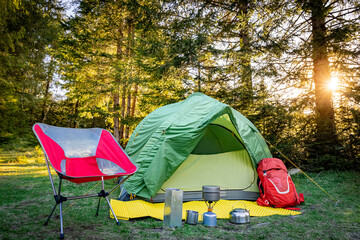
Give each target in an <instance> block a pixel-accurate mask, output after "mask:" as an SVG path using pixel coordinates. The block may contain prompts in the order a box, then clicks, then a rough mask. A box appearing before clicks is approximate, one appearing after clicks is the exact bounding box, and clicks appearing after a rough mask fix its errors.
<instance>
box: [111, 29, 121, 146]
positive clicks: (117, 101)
mask: <svg viewBox="0 0 360 240" xmlns="http://www.w3.org/2000/svg"><path fill="white" fill-rule="evenodd" d="M122 39H123V34H122V31H121V29H120V27H119V28H118V39H117V42H116V58H117V60H120V58H121V57H122V50H121V42H122ZM120 81H121V79H120V76H119V75H118V74H116V77H115V84H116V86H115V90H114V94H113V95H114V110H113V114H114V117H113V121H114V138H115V139H116V141H118V142H120V139H121V127H120V128H119V125H120V120H119V114H118V112H119V110H120V93H119V87H120Z"/></svg>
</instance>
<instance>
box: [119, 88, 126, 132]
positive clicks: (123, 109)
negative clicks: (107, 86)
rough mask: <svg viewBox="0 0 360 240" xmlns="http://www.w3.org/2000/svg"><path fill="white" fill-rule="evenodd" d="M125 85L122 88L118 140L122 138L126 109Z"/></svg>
mask: <svg viewBox="0 0 360 240" xmlns="http://www.w3.org/2000/svg"><path fill="white" fill-rule="evenodd" d="M126 92H127V88H126V85H124V86H123V91H122V95H121V122H120V139H123V138H124V119H125V108H126Z"/></svg>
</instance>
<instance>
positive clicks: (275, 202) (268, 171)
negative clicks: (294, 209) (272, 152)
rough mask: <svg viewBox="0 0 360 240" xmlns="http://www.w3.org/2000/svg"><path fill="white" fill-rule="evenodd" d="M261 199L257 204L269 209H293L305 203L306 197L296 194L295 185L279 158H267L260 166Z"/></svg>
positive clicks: (258, 170) (258, 169)
mask: <svg viewBox="0 0 360 240" xmlns="http://www.w3.org/2000/svg"><path fill="white" fill-rule="evenodd" d="M257 173H258V175H259V183H258V186H259V191H260V197H259V198H258V199H257V201H256V202H257V204H258V205H260V206H268V207H276V208H282V207H291V206H295V205H298V204H300V203H302V202H304V196H303V194H302V193H300V196H299V195H298V193H297V192H296V189H295V185H294V183H293V181H292V180H291V177H290V175H289V174H288V172H287V169H286V167H285V165H284V163H283V162H282V161H281V160H280V159H277V158H265V159H263V160H261V161H260V162H259V164H258V168H257Z"/></svg>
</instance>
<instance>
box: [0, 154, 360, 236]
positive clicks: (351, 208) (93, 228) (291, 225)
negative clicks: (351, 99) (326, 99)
mask: <svg viewBox="0 0 360 240" xmlns="http://www.w3.org/2000/svg"><path fill="white" fill-rule="evenodd" d="M309 175H310V176H311V177H312V178H313V179H315V181H316V182H317V183H318V184H320V186H322V187H323V188H324V189H326V190H327V191H328V192H329V193H330V194H331V195H332V196H333V197H334V198H336V199H338V200H340V203H339V204H338V205H337V206H336V207H335V206H334V205H335V202H334V201H333V200H332V199H330V198H329V197H328V196H327V195H326V194H325V193H324V192H322V191H321V190H320V189H319V188H318V187H316V186H315V185H314V184H313V183H312V182H311V181H310V180H308V179H307V178H306V177H305V176H304V175H302V174H297V175H294V176H293V177H292V179H293V181H294V182H295V184H296V187H297V190H298V192H302V193H304V196H305V201H306V202H305V204H303V205H301V211H302V214H301V215H298V216H270V217H251V219H250V224H246V225H235V224H231V223H230V222H229V221H228V220H224V219H222V220H218V226H217V227H204V226H202V225H201V224H198V225H195V226H190V225H186V224H183V227H180V228H176V229H169V228H163V227H162V221H158V220H155V219H152V218H143V219H134V220H130V221H120V222H121V225H120V226H117V225H116V224H115V221H114V220H113V219H110V217H109V208H108V206H107V204H106V203H105V201H102V203H101V207H100V212H99V216H98V217H95V212H96V207H97V198H90V199H80V200H75V201H68V202H65V203H64V207H63V209H65V211H64V212H63V216H64V233H65V238H67V239H360V203H359V200H358V199H359V197H360V191H359V190H360V187H359V186H360V174H359V173H357V172H335V171H329V172H320V173H309ZM54 177H55V179H56V184H57V182H58V181H57V177H56V175H55V174H54ZM95 184H96V183H86V184H82V185H76V184H73V183H70V182H67V181H63V189H64V190H65V191H64V192H63V193H62V195H63V196H70V195H73V194H74V193H75V194H78V195H81V194H84V193H86V192H87V191H88V190H89V189H91V188H92V187H93V186H94V185H95ZM114 185H115V183H114V182H113V181H112V180H109V181H107V182H106V186H107V189H110V188H111V187H112V186H114ZM100 188H101V186H100V185H98V186H97V187H96V188H95V189H94V190H93V191H91V193H96V192H98V191H99V190H100ZM118 194H119V191H118V190H116V191H115V192H114V193H113V194H112V195H110V198H117V196H118ZM71 203H75V204H73V205H72V206H71V207H68V206H69V205H70V204H71ZM53 204H54V199H53V196H52V189H51V185H50V181H49V177H48V176H47V171H46V167H45V163H44V161H43V160H42V157H41V150H40V151H39V149H36V150H35V151H33V150H31V151H28V152H26V151H24V152H17V153H15V152H11V153H9V152H3V151H0V216H1V218H0V219H1V220H0V239H57V238H58V237H59V229H60V221H59V219H58V218H59V215H58V214H59V211H58V209H57V210H56V211H55V214H54V215H53V217H52V219H51V220H50V222H49V224H48V225H47V226H43V223H44V222H45V220H46V218H47V216H48V214H49V213H50V211H51V209H52V207H53Z"/></svg>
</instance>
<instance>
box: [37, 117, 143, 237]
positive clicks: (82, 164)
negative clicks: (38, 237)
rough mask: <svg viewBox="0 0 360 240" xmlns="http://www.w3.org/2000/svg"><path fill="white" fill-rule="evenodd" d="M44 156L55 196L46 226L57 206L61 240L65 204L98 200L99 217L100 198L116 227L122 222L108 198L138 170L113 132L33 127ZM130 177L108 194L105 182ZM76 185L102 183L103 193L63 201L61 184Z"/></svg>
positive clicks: (48, 126) (93, 129)
mask: <svg viewBox="0 0 360 240" xmlns="http://www.w3.org/2000/svg"><path fill="white" fill-rule="evenodd" d="M33 131H34V133H35V135H36V137H37V138H38V140H39V142H40V144H41V146H42V148H43V150H44V154H45V162H46V166H47V169H48V172H49V177H50V182H51V186H52V188H53V192H54V198H55V206H54V207H53V209H52V211H51V213H50V215H49V217H48V219H47V220H46V222H45V224H44V225H47V224H48V222H49V220H50V218H51V216H52V214H53V213H54V211H55V208H56V206H57V205H59V208H60V238H61V239H62V238H64V233H63V217H62V203H63V202H65V201H67V200H75V199H80V198H89V197H99V202H98V206H97V210H96V215H95V216H97V215H98V213H99V206H100V200H101V198H102V197H103V198H105V199H106V201H107V203H108V205H109V207H110V209H111V212H112V214H113V215H114V218H115V221H116V223H117V224H118V225H119V221H118V219H117V218H116V216H115V213H114V211H113V209H112V207H111V205H110V202H109V199H108V197H107V196H108V195H109V194H110V193H111V192H113V191H114V190H115V189H116V188H118V187H119V186H120V184H122V183H123V182H124V181H125V180H127V178H129V177H130V176H131V175H132V174H134V173H135V172H136V170H137V167H136V166H135V165H134V164H133V163H132V162H131V160H130V158H129V157H128V156H127V154H126V153H125V152H124V150H123V149H122V148H121V146H120V145H119V144H118V143H117V141H116V140H115V138H114V137H113V136H112V135H111V133H110V132H108V131H106V130H104V129H100V128H89V129H74V128H62V127H54V126H50V125H46V124H42V123H37V124H35V125H34V126H33ZM49 163H50V165H51V166H52V167H53V168H54V170H55V171H56V173H57V174H58V176H59V190H58V192H56V190H55V186H54V181H53V179H52V176H51V173H50V168H49ZM121 176H127V177H126V178H125V179H124V180H123V181H121V182H120V183H119V184H118V185H117V186H115V187H114V188H113V189H111V190H110V191H109V192H105V189H104V180H107V179H111V178H116V177H121ZM63 179H65V180H68V181H71V182H74V183H85V182H92V181H100V180H101V181H102V190H101V191H100V192H99V193H96V194H89V195H83V196H72V197H64V196H62V195H61V194H60V193H61V182H62V180H63Z"/></svg>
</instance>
